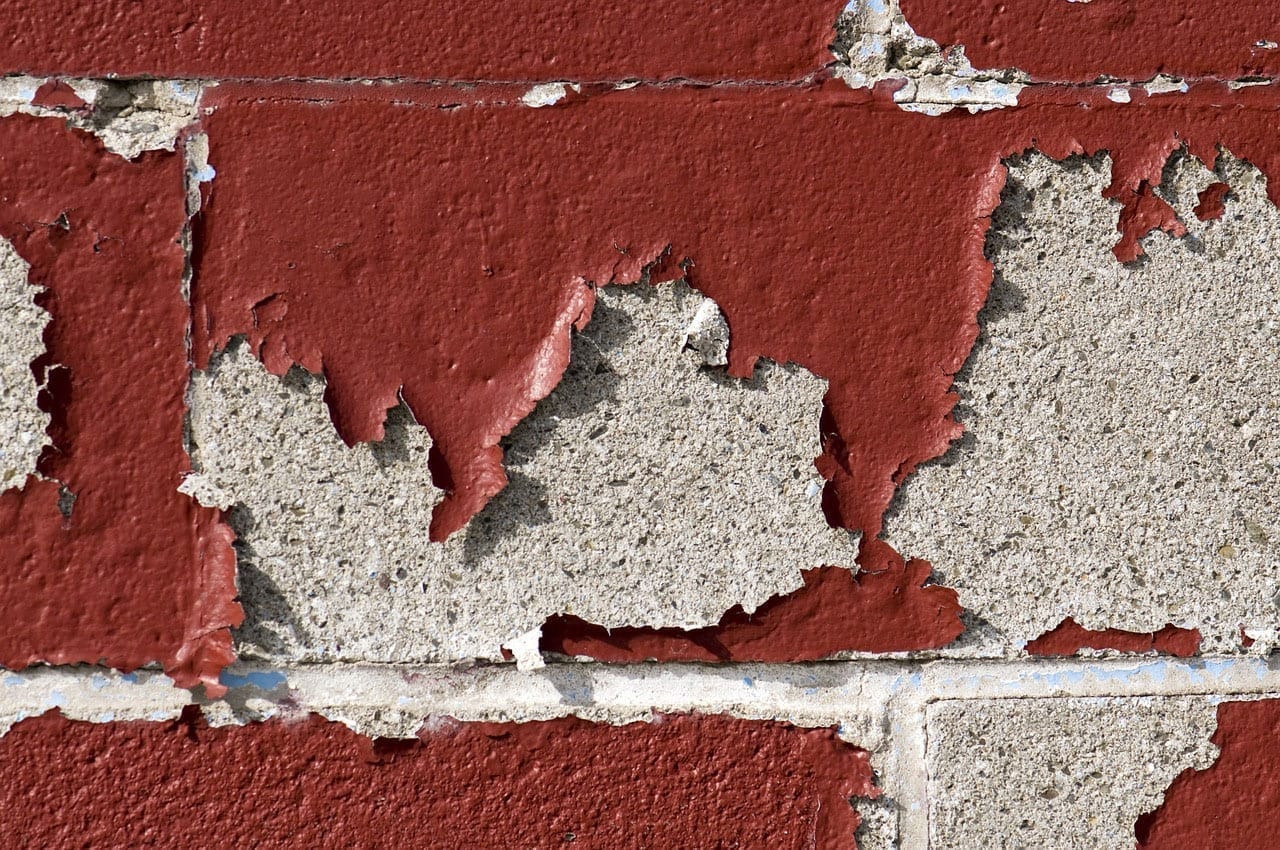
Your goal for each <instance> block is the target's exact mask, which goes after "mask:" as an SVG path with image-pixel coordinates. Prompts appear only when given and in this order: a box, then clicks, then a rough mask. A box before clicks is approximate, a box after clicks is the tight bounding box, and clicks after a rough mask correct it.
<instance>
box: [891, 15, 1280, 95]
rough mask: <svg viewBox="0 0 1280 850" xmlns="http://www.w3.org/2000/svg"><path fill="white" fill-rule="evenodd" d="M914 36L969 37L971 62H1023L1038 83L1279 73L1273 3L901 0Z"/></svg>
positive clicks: (950, 40) (1279, 22) (957, 40)
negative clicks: (1267, 44)
mask: <svg viewBox="0 0 1280 850" xmlns="http://www.w3.org/2000/svg"><path fill="white" fill-rule="evenodd" d="M901 8H902V13H903V15H904V16H905V17H906V19H907V22H908V23H909V24H911V26H912V27H913V28H914V29H915V31H916V32H917V33H919V34H920V35H922V36H925V37H926V38H931V39H933V40H935V41H937V42H938V43H939V44H941V45H943V46H944V47H945V46H949V45H954V44H963V45H964V49H965V56H966V57H968V59H969V60H970V61H971V62H972V63H973V65H974V67H975V68H1019V69H1021V70H1023V71H1026V72H1027V73H1028V74H1030V75H1031V76H1032V77H1033V78H1034V79H1037V80H1056V81H1062V82H1075V83H1084V82H1091V81H1093V80H1097V79H1099V78H1101V77H1103V76H1104V75H1106V76H1109V77H1114V78H1117V79H1124V80H1137V81H1143V80H1149V79H1151V78H1152V77H1154V76H1155V75H1156V74H1160V73H1164V74H1170V75H1173V76H1177V77H1190V78H1197V79H1198V78H1219V79H1238V78H1241V77H1250V76H1266V77H1274V76H1277V75H1280V50H1277V49H1275V48H1274V47H1270V48H1269V47H1265V46H1263V43H1264V42H1268V41H1270V42H1280V16H1278V15H1277V14H1276V7H1275V3H1274V2H1272V0H1236V2H1233V3H1231V4H1229V5H1224V4H1222V3H1221V2H1219V0H1181V2H1177V3H1169V2H1165V0H1092V2H1074V3H1073V2H1066V1H1065V0H1030V2H1023V3H1010V2H1008V0H962V2H940V0H901Z"/></svg>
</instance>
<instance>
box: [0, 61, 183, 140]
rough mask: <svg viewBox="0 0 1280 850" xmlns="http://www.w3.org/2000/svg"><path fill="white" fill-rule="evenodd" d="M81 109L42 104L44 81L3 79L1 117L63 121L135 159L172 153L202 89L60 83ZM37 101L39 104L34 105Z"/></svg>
mask: <svg viewBox="0 0 1280 850" xmlns="http://www.w3.org/2000/svg"><path fill="white" fill-rule="evenodd" d="M61 82H63V83H64V84H65V85H66V86H67V87H69V88H70V89H71V90H72V92H74V97H76V98H79V100H80V101H82V102H83V104H84V105H83V106H82V107H78V108H73V107H71V106H59V105H38V103H39V101H40V98H38V97H37V93H38V92H39V91H40V89H41V87H42V86H43V85H45V84H46V80H45V79H44V78H42V77H28V76H10V77H0V118H3V117H7V116H9V115H12V114H14V113H15V112H21V113H25V114H27V115H35V116H39V117H60V118H64V119H65V120H66V122H67V124H68V125H69V126H71V127H75V128H76V129H79V130H86V131H88V132H90V133H93V134H94V135H95V136H97V137H98V138H99V139H101V140H102V144H103V145H104V146H105V147H106V149H107V150H109V151H111V152H112V153H117V154H120V156H123V157H124V158H125V159H133V158H134V157H137V156H138V155H140V154H141V153H142V152H143V151H149V150H169V151H171V150H173V148H174V145H175V144H176V143H177V139H178V135H179V134H180V133H181V132H182V130H183V129H184V128H185V127H187V126H189V125H190V124H191V123H192V122H194V121H195V118H196V101H197V100H198V99H199V97H200V90H201V85H200V84H199V83H197V82H193V81H189V80H133V81H116V80H87V79H69V80H64V81H61ZM33 101H36V102H34V103H33Z"/></svg>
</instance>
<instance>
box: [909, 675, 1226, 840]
mask: <svg viewBox="0 0 1280 850" xmlns="http://www.w3.org/2000/svg"><path fill="white" fill-rule="evenodd" d="M1215 724H1216V720H1215V707H1214V704H1213V702H1212V701H1211V700H1210V699H1209V698H1207V697H1123V698H1095V699H1001V700H956V701H943V702H939V703H935V704H934V705H932V706H931V707H930V709H929V712H928V738H929V751H928V765H929V832H930V845H929V846H930V850H975V848H984V850H996V849H997V848H1008V850H1015V848H1019V850H1021V849H1023V848H1025V850H1132V848H1133V846H1134V842H1135V838H1134V822H1135V821H1136V820H1137V819H1138V817H1139V816H1140V815H1142V814H1144V813H1146V812H1149V811H1151V810H1153V809H1155V808H1156V807H1157V806H1158V805H1159V804H1160V802H1161V801H1162V800H1163V799H1164V790H1165V788H1167V787H1168V785H1169V783H1170V782H1171V781H1173V778H1174V777H1175V776H1177V775H1178V774H1179V773H1180V772H1181V771H1182V770H1184V769H1186V768H1189V767H1195V768H1203V767H1206V766H1208V765H1209V764H1210V763H1212V761H1213V759H1214V758H1215V757H1216V755H1217V748H1216V747H1214V746H1213V745H1212V744H1211V743H1210V742H1209V737H1210V736H1211V735H1212V734H1213V730H1214V728H1215Z"/></svg>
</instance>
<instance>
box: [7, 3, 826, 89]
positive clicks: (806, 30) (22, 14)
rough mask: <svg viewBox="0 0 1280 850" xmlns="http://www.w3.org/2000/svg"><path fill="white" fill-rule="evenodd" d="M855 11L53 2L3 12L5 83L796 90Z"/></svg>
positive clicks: (818, 6)
mask: <svg viewBox="0 0 1280 850" xmlns="http://www.w3.org/2000/svg"><path fill="white" fill-rule="evenodd" d="M843 5H844V3H843V0H727V2H722V3H717V4H715V5H714V6H707V5H706V4H705V3H697V2H692V0H659V2H656V3H628V2H623V0H613V2H609V3H596V2H590V0H533V2H526V3H521V4H516V5H513V4H510V3H504V2H501V0H484V1H483V2H479V3H477V2H463V0H407V2H401V3H397V4H396V5H395V6H394V8H390V7H388V8H385V9H382V8H378V9H370V8H368V7H365V6H360V5H351V4H349V3H342V2H338V0H320V2H315V0H313V2H308V3H259V4H246V3H243V2H241V0H202V2H200V3H194V4H193V3H186V2H181V0H161V2H155V3H148V4H147V5H146V7H145V8H142V7H139V6H138V4H137V3H135V2H133V0H104V2H101V3H96V4H94V6H93V8H92V9H88V10H86V9H85V7H84V4H83V3H79V2H77V0H51V2H47V3H42V4H30V5H26V6H23V7H14V8H12V9H8V10H6V11H7V12H8V14H7V15H6V21H5V22H6V24H7V25H8V31H9V33H10V36H9V38H6V39H5V43H4V44H3V45H0V71H3V72H4V73H8V74H12V73H27V74H34V75H37V76H39V75H52V74H58V75H63V76H85V77H103V76H120V77H143V76H152V77H180V78H205V79H215V78H216V79H226V78H294V79H306V78H319V79H356V78H369V77H394V78H400V79H411V80H510V81H517V80H528V81H544V80H575V81H592V80H625V79H649V80H659V79H662V80H666V79H677V78H685V79H693V80H704V81H715V80H729V79H735V80H792V79H797V78H800V77H803V76H805V75H806V74H810V73H812V72H814V71H817V70H818V69H820V68H822V67H823V66H824V65H826V64H828V63H830V62H831V61H832V56H831V53H830V52H829V51H828V49H827V46H828V45H829V44H831V42H832V41H833V40H834V39H835V21H836V18H837V17H838V16H839V14H840V10H841V9H842V8H843Z"/></svg>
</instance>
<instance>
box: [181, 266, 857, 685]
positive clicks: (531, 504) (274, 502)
mask: <svg viewBox="0 0 1280 850" xmlns="http://www.w3.org/2000/svg"><path fill="white" fill-rule="evenodd" d="M717 316H718V311H716V310H715V309H714V305H712V304H710V302H708V301H707V300H706V299H704V298H703V297H702V296H701V295H698V294H697V293H695V292H693V291H692V290H690V289H688V288H687V287H686V286H685V285H684V284H683V283H676V284H661V285H658V286H657V287H650V286H647V285H637V286H631V287H610V288H607V289H604V290H602V291H601V292H600V293H599V302H598V304H597V305H596V308H595V312H594V316H593V318H592V320H591V323H590V325H589V326H588V327H587V329H586V331H585V332H583V333H581V334H578V335H576V337H575V339H574V342H573V350H572V357H571V361H570V364H569V367H568V370H567V371H566V373H565V375H564V378H563V379H562V381H561V383H560V385H559V386H558V387H557V388H556V390H555V391H554V392H553V393H552V394H551V395H550V396H548V397H547V398H546V399H545V400H544V401H543V402H542V403H540V404H539V406H538V408H537V410H536V411H535V412H534V413H533V414H532V415H531V416H530V417H529V418H528V419H526V420H525V421H524V422H523V423H521V424H520V425H519V426H518V427H517V428H516V430H515V431H514V432H513V433H512V434H511V435H510V436H509V437H508V438H507V439H506V440H505V441H504V446H505V449H506V464H507V469H508V473H509V475H510V478H511V483H510V485H509V486H508V488H507V489H506V490H505V491H504V492H503V493H501V494H500V495H499V496H498V497H496V498H495V499H494V500H493V501H492V502H491V503H490V504H489V506H488V507H486V508H485V510H484V511H483V512H482V513H481V514H480V515H478V516H477V517H475V518H474V519H473V520H472V521H471V523H470V525H469V526H468V528H467V529H465V530H464V531H463V532H462V533H460V534H458V535H455V537H453V538H451V539H450V540H449V541H448V542H447V543H445V544H434V543H430V542H429V541H428V539H427V534H426V529H427V525H428V521H429V518H430V514H431V510H432V507H433V506H434V504H435V503H436V501H438V499H439V495H440V494H439V492H438V491H437V490H436V489H435V488H434V487H433V486H432V484H431V480H430V477H429V474H428V472H427V465H426V457H427V452H428V449H429V447H430V438H429V436H428V435H427V433H426V432H425V430H424V429H422V428H420V427H418V426H417V425H416V424H415V423H414V422H413V421H412V418H411V416H410V414H409V413H408V412H407V410H406V409H405V408H404V407H403V406H402V407H400V408H397V409H395V410H393V411H392V413H391V415H390V417H389V420H388V425H387V433H388V437H387V439H386V440H385V441H384V442H383V443H381V444H377V445H362V446H357V447H356V448H354V449H347V448H346V447H345V446H343V444H342V443H341V441H340V440H339V439H338V437H337V435H336V434H335V433H334V430H333V427H332V425H331V424H330V422H329V419H328V416H327V413H326V410H325V407H324V405H323V402H322V394H323V390H324V384H323V380H322V379H321V378H319V377H314V376H310V375H307V374H306V373H304V372H302V371H300V370H297V369H295V370H293V371H292V372H290V373H289V375H287V376H286V378H285V379H284V380H283V381H281V380H279V379H277V378H274V377H272V376H271V375H269V374H267V373H266V372H265V371H264V370H263V369H262V367H261V366H260V365H259V364H258V362H257V361H256V360H254V359H253V358H252V357H250V356H249V355H248V354H247V353H246V352H245V351H244V350H243V348H242V347H234V348H232V350H231V351H229V352H228V353H227V354H225V355H224V356H222V357H221V358H219V359H218V361H217V362H216V363H215V364H214V366H213V367H212V368H211V370H210V371H209V372H208V373H207V374H197V375H196V376H195V378H194V383H193V387H192V394H191V403H192V414H191V438H192V457H193V462H194V468H195V469H196V471H197V473H198V475H197V476H196V477H193V478H191V479H189V480H188V481H187V482H186V483H185V484H184V486H183V489H184V491H186V492H190V493H192V494H193V495H195V496H196V497H197V498H199V499H200V500H201V501H202V502H204V503H206V504H216V505H220V506H224V507H229V508H230V514H229V516H230V522H231V524H232V526H233V527H234V528H235V530H236V532H237V534H238V535H239V537H240V541H239V544H238V546H239V550H238V551H239V569H240V587H241V595H242V598H243V599H244V602H245V606H246V610H247V615H248V621H247V622H246V624H245V626H244V627H243V628H242V629H240V631H239V632H238V635H237V638H238V642H239V650H240V651H241V652H242V653H244V654H246V655H248V656H249V657H260V658H272V659H277V660H281V661H336V660H347V661H356V660H359V661H387V662H401V663H403V662H428V661H450V660H455V659H460V658H467V657H478V658H496V657H499V653H500V647H501V646H503V645H506V646H508V647H510V648H512V649H513V650H514V649H517V648H523V649H524V651H525V653H526V655H528V654H529V653H530V652H531V651H532V649H533V647H535V646H536V643H534V642H533V641H532V639H531V638H530V637H526V638H524V639H523V640H520V638H521V636H522V635H527V634H528V633H529V632H531V630H534V629H536V628H538V627H539V626H540V624H541V623H542V622H543V620H544V619H545V618H546V617H548V616H549V615H552V614H556V613H571V614H575V615H577V616H580V617H583V618H585V619H587V620H590V621H592V622H599V623H602V624H604V625H608V626H622V625H655V626H678V627H685V628H689V627H697V626H702V625H707V624H710V623H715V622H717V621H718V620H719V619H720V617H721V615H722V614H723V613H724V611H725V610H727V609H728V608H730V607H732V606H734V605H736V604H741V605H742V606H743V607H745V608H746V609H747V610H748V611H751V610H754V609H755V608H756V607H757V606H759V605H760V604H761V603H762V602H764V601H766V600H767V599H769V598H770V597H772V596H774V595H777V594H779V593H786V592H789V591H791V590H794V589H795V588H797V587H798V586H799V585H800V583H801V579H800V570H801V569H808V568H811V567H816V566H819V565H822V564H827V563H832V564H842V565H852V564H853V561H854V557H855V554H856V538H854V537H852V536H850V535H849V534H848V533H846V532H843V531H838V530H835V529H832V528H830V527H829V526H828V525H827V523H826V520H825V519H824V517H823V514H822V510H821V505H820V492H821V484H822V482H821V479H820V477H819V476H818V475H817V472H816V471H815V468H814V463H813V461H814V458H815V457H816V456H817V455H818V453H819V451H820V447H819V432H818V418H819V416H820V414H821V408H822V396H823V393H824V392H825V389H826V383H825V381H823V380H820V379H818V378H816V377H814V376H813V375H811V374H809V373H808V372H807V371H805V370H804V369H801V368H799V367H796V366H789V365H788V366H780V365H776V364H772V363H762V364H761V365H760V367H759V368H758V370H757V372H756V375H755V377H754V378H753V379H752V380H750V381H739V380H736V379H731V378H729V377H728V376H727V375H726V373H725V372H724V370H723V368H722V367H721V366H719V365H708V364H707V363H706V360H707V359H708V358H709V359H711V360H712V361H713V362H723V359H724V346H725V345H727V328H725V327H724V325H723V320H722V319H718V318H717ZM695 349H696V350H695ZM517 641H518V642H517ZM513 643H514V645H513ZM526 660H527V661H529V662H530V663H536V659H535V658H526Z"/></svg>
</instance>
